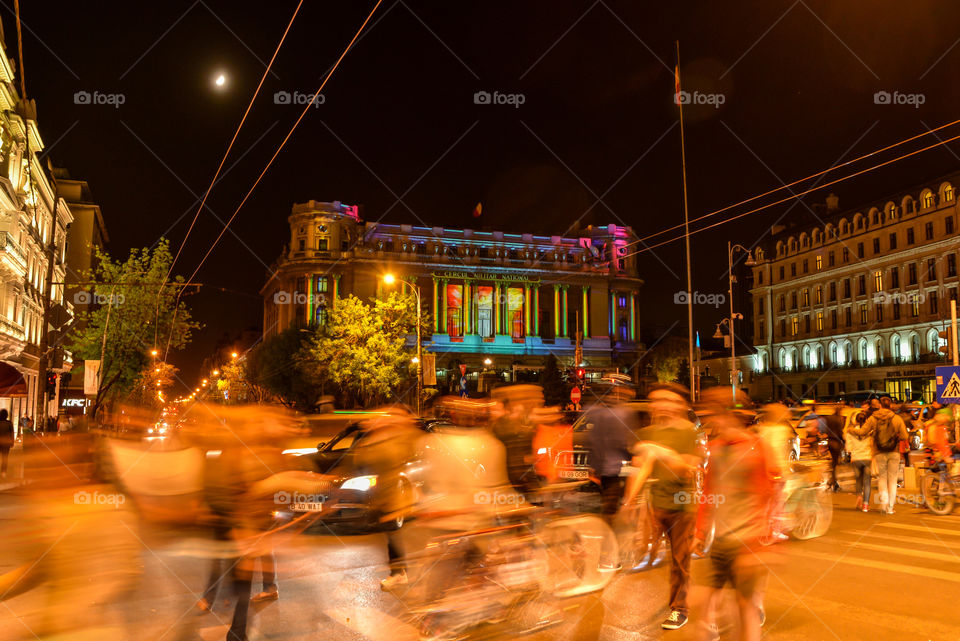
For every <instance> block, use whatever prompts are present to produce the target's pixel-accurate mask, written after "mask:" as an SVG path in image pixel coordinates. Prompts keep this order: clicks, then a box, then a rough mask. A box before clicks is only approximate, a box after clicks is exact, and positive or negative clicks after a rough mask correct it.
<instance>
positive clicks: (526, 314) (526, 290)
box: [523, 283, 530, 337]
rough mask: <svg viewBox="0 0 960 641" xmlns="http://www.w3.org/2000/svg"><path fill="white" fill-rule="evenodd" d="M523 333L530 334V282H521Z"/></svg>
mask: <svg viewBox="0 0 960 641" xmlns="http://www.w3.org/2000/svg"><path fill="white" fill-rule="evenodd" d="M523 335H524V337H526V336H529V335H530V283H524V284H523Z"/></svg>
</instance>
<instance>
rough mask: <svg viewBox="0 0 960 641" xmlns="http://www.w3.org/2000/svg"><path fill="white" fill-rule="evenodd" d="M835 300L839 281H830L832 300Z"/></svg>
mask: <svg viewBox="0 0 960 641" xmlns="http://www.w3.org/2000/svg"><path fill="white" fill-rule="evenodd" d="M835 300H837V283H836V282H831V283H830V302H831V303H832V302H833V301H835Z"/></svg>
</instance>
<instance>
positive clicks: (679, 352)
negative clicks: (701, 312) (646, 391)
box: [646, 336, 689, 383]
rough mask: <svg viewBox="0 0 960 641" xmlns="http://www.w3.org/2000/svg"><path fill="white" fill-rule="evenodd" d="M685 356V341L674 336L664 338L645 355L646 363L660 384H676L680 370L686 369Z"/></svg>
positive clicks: (686, 351)
mask: <svg viewBox="0 0 960 641" xmlns="http://www.w3.org/2000/svg"><path fill="white" fill-rule="evenodd" d="M687 356H688V350H687V341H685V340H684V339H682V338H679V337H675V336H668V337H666V338H664V339H663V340H661V341H660V342H659V343H657V344H656V345H654V346H653V348H651V349H650V350H649V351H648V352H647V353H646V359H647V363H648V365H649V366H650V368H651V370H652V373H653V375H654V376H656V377H657V381H658V382H660V383H673V382H678V380H679V378H680V375H681V373H682V371H681V370H683V369H684V368H685V367H687ZM687 372H689V368H688V367H687ZM687 377H688V378H689V373H688V374H687Z"/></svg>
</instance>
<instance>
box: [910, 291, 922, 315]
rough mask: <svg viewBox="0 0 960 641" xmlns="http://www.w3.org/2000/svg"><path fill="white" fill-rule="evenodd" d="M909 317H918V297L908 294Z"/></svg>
mask: <svg viewBox="0 0 960 641" xmlns="http://www.w3.org/2000/svg"><path fill="white" fill-rule="evenodd" d="M910 315H911V316H913V317H914V318H916V317H917V316H919V315H920V297H919V296H918V295H916V294H910Z"/></svg>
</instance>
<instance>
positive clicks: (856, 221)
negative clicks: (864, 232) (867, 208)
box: [853, 214, 864, 230]
mask: <svg viewBox="0 0 960 641" xmlns="http://www.w3.org/2000/svg"><path fill="white" fill-rule="evenodd" d="M863 221H864V218H863V215H862V214H857V215H856V216H854V217H853V226H854V227H855V228H856V229H857V230H860V229H863Z"/></svg>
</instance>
